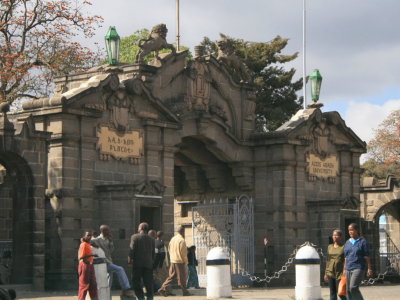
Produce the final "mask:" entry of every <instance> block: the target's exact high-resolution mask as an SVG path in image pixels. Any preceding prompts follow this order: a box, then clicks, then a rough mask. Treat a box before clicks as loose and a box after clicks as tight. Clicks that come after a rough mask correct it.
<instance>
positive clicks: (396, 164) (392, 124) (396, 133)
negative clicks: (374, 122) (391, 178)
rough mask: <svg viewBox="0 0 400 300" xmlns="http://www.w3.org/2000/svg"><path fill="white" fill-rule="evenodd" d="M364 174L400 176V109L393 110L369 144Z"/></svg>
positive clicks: (382, 176) (384, 176)
mask: <svg viewBox="0 0 400 300" xmlns="http://www.w3.org/2000/svg"><path fill="white" fill-rule="evenodd" d="M367 149H368V151H367V160H366V161H365V163H364V164H363V168H364V169H365V172H364V176H373V177H376V178H381V179H383V178H386V176H387V175H395V176H397V178H400V109H399V110H395V111H393V112H392V113H391V114H390V115H389V116H388V117H387V118H386V119H385V120H384V121H383V122H382V123H381V124H380V125H379V127H378V128H377V129H376V130H375V135H374V138H373V139H372V140H371V141H370V142H369V143H368V146H367Z"/></svg>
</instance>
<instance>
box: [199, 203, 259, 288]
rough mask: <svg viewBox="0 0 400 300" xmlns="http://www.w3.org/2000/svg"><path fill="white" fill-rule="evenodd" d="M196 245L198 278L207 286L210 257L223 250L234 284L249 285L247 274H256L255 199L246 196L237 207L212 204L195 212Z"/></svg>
mask: <svg viewBox="0 0 400 300" xmlns="http://www.w3.org/2000/svg"><path fill="white" fill-rule="evenodd" d="M192 229H193V243H194V245H195V246H196V256H197V260H198V277H199V282H200V285H201V286H205V285H206V279H207V277H206V257H207V254H208V252H209V251H210V250H211V249H212V248H214V247H222V248H223V249H224V250H225V251H226V253H227V254H228V256H229V258H230V261H231V274H232V284H233V285H234V286H241V285H246V284H248V283H249V280H248V278H246V277H243V276H242V272H243V271H244V270H251V271H254V217H253V202H252V199H251V198H249V197H247V196H245V195H243V196H240V197H237V198H236V201H235V202H234V203H230V202H229V200H228V199H220V200H215V199H213V200H210V201H209V202H208V203H207V202H204V203H202V204H200V205H198V206H196V207H193V208H192Z"/></svg>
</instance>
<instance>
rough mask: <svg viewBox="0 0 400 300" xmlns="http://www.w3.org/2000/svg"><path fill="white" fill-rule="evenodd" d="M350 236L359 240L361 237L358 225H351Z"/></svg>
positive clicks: (349, 228)
mask: <svg viewBox="0 0 400 300" xmlns="http://www.w3.org/2000/svg"><path fill="white" fill-rule="evenodd" d="M348 230H349V235H350V237H351V238H353V239H357V238H359V236H360V227H359V226H358V224H356V223H351V224H350V225H349V227H348Z"/></svg>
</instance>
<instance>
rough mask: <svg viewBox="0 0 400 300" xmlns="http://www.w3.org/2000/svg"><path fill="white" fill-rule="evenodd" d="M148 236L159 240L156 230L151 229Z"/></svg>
mask: <svg viewBox="0 0 400 300" xmlns="http://www.w3.org/2000/svg"><path fill="white" fill-rule="evenodd" d="M148 235H149V236H151V237H152V238H153V239H156V238H157V232H156V231H155V230H154V229H150V230H149V233H148Z"/></svg>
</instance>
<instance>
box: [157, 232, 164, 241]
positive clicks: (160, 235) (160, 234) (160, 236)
mask: <svg viewBox="0 0 400 300" xmlns="http://www.w3.org/2000/svg"><path fill="white" fill-rule="evenodd" d="M163 236H164V232H162V231H157V239H159V240H161V239H162V238H163Z"/></svg>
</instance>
